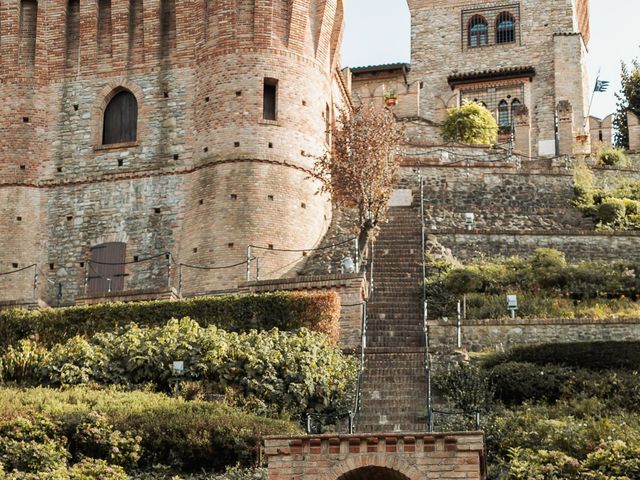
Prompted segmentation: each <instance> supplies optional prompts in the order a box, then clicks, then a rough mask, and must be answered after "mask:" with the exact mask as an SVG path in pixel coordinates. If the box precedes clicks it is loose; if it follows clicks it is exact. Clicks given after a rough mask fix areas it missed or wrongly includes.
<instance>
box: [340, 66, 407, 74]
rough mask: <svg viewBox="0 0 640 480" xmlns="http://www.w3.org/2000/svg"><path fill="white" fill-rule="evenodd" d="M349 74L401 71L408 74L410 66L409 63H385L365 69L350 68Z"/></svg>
mask: <svg viewBox="0 0 640 480" xmlns="http://www.w3.org/2000/svg"><path fill="white" fill-rule="evenodd" d="M350 70H351V72H352V73H354V74H356V75H357V74H359V73H373V72H386V71H389V70H403V71H405V72H408V71H409V70H411V64H409V63H386V64H383V65H368V66H365V67H351V68H350Z"/></svg>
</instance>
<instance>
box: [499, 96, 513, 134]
mask: <svg viewBox="0 0 640 480" xmlns="http://www.w3.org/2000/svg"><path fill="white" fill-rule="evenodd" d="M497 117H498V127H499V128H507V127H510V126H511V118H510V117H511V106H510V105H509V102H508V101H507V100H505V99H502V100H500V102H498V115H497ZM503 120H506V122H503Z"/></svg>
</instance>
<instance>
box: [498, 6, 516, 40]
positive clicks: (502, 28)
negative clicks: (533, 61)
mask: <svg viewBox="0 0 640 480" xmlns="http://www.w3.org/2000/svg"><path fill="white" fill-rule="evenodd" d="M515 41H516V20H515V18H514V16H513V15H511V14H510V13H509V12H502V13H501V14H500V15H498V20H497V21H496V43H513V42H515Z"/></svg>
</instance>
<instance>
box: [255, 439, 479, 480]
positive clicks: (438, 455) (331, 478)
mask: <svg viewBox="0 0 640 480" xmlns="http://www.w3.org/2000/svg"><path fill="white" fill-rule="evenodd" d="M264 446H265V454H266V456H267V459H268V461H269V480H453V479H467V480H482V479H484V478H485V470H486V469H485V451H484V438H483V434H482V433H479V432H470V433H456V434H426V433H392V434H366V435H364V434H362V435H313V436H298V437H267V438H265V440H264Z"/></svg>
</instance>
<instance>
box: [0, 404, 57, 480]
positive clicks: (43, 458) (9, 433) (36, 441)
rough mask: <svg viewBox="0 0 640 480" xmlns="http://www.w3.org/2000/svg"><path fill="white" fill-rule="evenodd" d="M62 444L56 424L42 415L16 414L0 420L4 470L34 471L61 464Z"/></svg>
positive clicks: (47, 470) (49, 468) (1, 460)
mask: <svg viewBox="0 0 640 480" xmlns="http://www.w3.org/2000/svg"><path fill="white" fill-rule="evenodd" d="M1 417H2V415H1V414H0V418H1ZM65 446H66V438H64V437H62V436H60V431H59V428H58V426H57V425H55V424H54V423H53V422H51V421H49V420H47V419H45V418H38V417H36V418H33V419H30V418H26V417H17V418H14V419H12V420H8V421H4V422H1V423H0V465H3V467H4V469H5V470H6V471H9V472H11V471H13V470H19V471H22V472H28V473H38V472H54V471H56V470H58V469H60V468H64V467H66V465H67V459H68V458H69V453H68V452H67V450H66V448H65Z"/></svg>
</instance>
